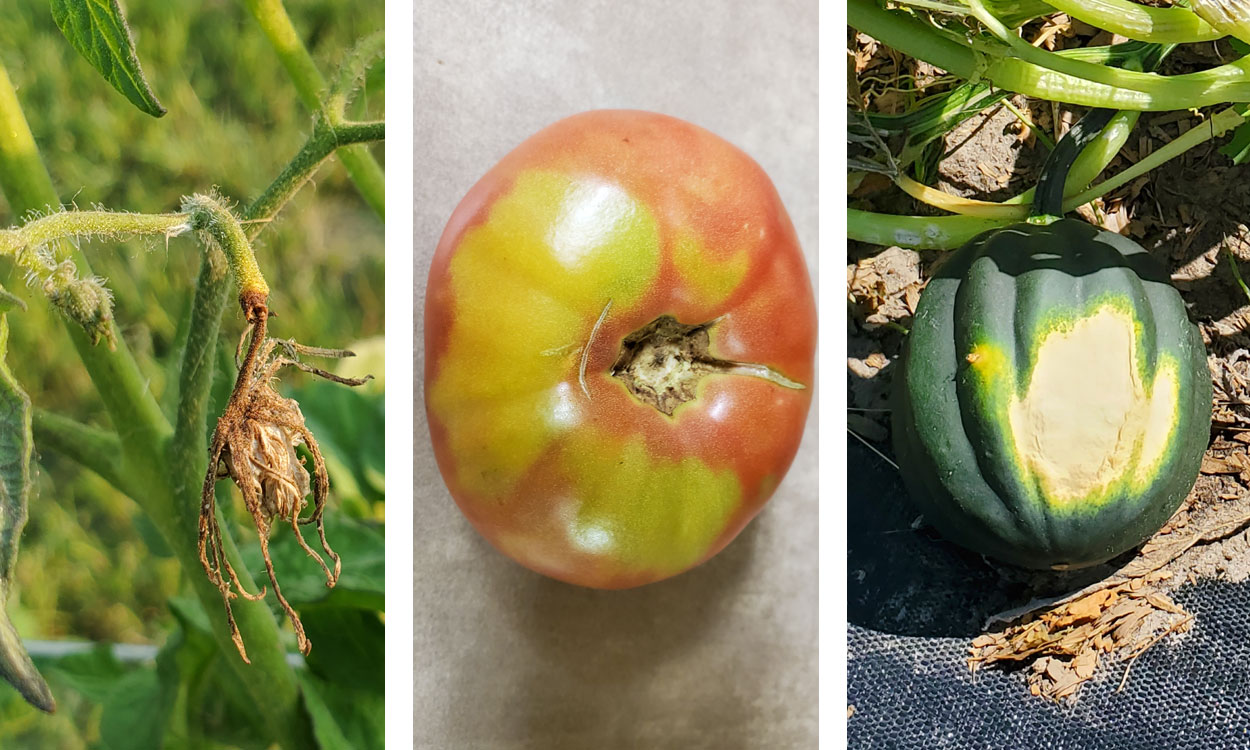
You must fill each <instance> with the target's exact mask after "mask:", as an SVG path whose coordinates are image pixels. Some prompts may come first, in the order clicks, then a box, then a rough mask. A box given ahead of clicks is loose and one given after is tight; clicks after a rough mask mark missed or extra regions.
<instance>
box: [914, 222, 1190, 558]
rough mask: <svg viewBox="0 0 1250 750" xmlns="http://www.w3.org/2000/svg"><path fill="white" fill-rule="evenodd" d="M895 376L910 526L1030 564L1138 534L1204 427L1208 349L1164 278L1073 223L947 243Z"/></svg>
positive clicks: (1136, 250) (1138, 253)
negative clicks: (953, 245) (930, 528)
mask: <svg viewBox="0 0 1250 750" xmlns="http://www.w3.org/2000/svg"><path fill="white" fill-rule="evenodd" d="M895 381H896V382H895V404H894V424H893V433H894V441H895V450H896V453H897V458H898V462H899V466H900V468H901V470H902V474H903V477H904V480H905V482H906V484H907V486H908V488H909V490H910V492H911V494H912V496H913V498H914V500H915V502H916V504H917V505H918V506H919V508H920V509H921V511H922V512H923V513H924V516H925V519H926V520H927V521H929V522H931V523H932V524H933V525H934V526H935V527H936V528H937V529H938V531H939V532H941V534H942V535H943V536H944V537H946V538H948V539H950V540H951V541H954V542H957V543H958V544H960V545H963V546H964V547H967V548H969V549H971V550H973V551H976V552H980V553H982V554H985V555H988V556H991V557H994V558H997V559H999V560H1003V561H1006V562H1010V563H1014V564H1017V565H1022V566H1026V567H1030V568H1077V567H1083V566H1088V565H1093V564H1096V563H1100V562H1103V561H1106V560H1108V559H1110V558H1112V557H1114V556H1116V555H1117V554H1119V553H1121V552H1124V551H1126V550H1129V549H1131V548H1132V547H1134V546H1136V545H1138V544H1140V543H1141V542H1143V541H1144V540H1146V539H1147V538H1148V537H1150V535H1151V534H1153V533H1154V532H1155V531H1157V530H1158V529H1159V528H1160V527H1161V526H1162V525H1163V524H1164V523H1165V522H1166V521H1167V519H1168V517H1169V516H1170V515H1171V514H1172V513H1173V512H1174V511H1175V510H1176V508H1177V507H1178V506H1179V505H1180V503H1181V502H1182V501H1183V500H1184V498H1185V496H1186V494H1187V493H1188V492H1189V490H1190V489H1191V488H1192V486H1193V484H1194V480H1195V478H1196V477H1197V475H1198V468H1199V464H1200V463H1201V460H1202V454H1203V451H1204V450H1205V449H1206V446H1207V442H1208V439H1209V434H1210V424H1211V382H1210V376H1209V374H1208V371H1207V365H1206V352H1205V349H1204V347H1203V343H1202V339H1201V337H1200V335H1199V333H1198V330H1197V327H1196V326H1194V324H1193V323H1191V322H1190V321H1189V318H1188V317H1187V315H1186V312H1185V307H1184V304H1183V303H1182V301H1181V297H1180V294H1179V293H1177V291H1176V289H1175V288H1173V287H1172V285H1171V284H1170V282H1169V279H1168V276H1167V273H1166V272H1165V271H1164V269H1163V268H1162V267H1161V266H1160V265H1159V264H1158V263H1157V262H1155V261H1154V259H1152V258H1151V257H1150V256H1149V255H1148V254H1147V253H1146V251H1145V250H1144V249H1143V248H1142V247H1140V246H1139V245H1137V244H1136V243H1134V242H1132V241H1131V240H1128V239H1126V238H1124V237H1121V236H1120V235H1117V234H1113V233H1111V232H1106V231H1102V230H1099V229H1097V228H1096V227H1093V226H1090V225H1089V224H1086V223H1084V222H1081V221H1077V220H1072V219H1060V220H1058V221H1054V222H1053V223H1050V224H1048V225H1040V224H1019V225H1015V226H1010V227H1006V228H1003V229H997V230H993V231H990V232H987V233H985V234H982V235H981V236H979V237H977V238H976V239H974V240H972V241H971V242H969V243H968V244H967V245H965V246H964V247H962V248H960V249H959V250H957V251H956V252H955V253H954V254H953V255H952V256H951V257H950V258H949V259H948V260H947V262H945V263H944V264H942V265H941V267H940V269H939V270H938V272H937V273H936V275H935V276H934V278H933V279H932V280H931V281H930V282H929V284H928V287H927V288H926V289H925V291H924V293H923V294H922V296H921V299H920V303H919V306H918V309H917V311H916V316H915V320H914V323H913V325H912V329H911V333H910V335H909V336H908V339H907V344H906V347H905V351H904V354H903V357H902V358H901V359H900V361H899V365H898V368H897V373H896V375H895Z"/></svg>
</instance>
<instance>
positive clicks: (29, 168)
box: [0, 65, 314, 748]
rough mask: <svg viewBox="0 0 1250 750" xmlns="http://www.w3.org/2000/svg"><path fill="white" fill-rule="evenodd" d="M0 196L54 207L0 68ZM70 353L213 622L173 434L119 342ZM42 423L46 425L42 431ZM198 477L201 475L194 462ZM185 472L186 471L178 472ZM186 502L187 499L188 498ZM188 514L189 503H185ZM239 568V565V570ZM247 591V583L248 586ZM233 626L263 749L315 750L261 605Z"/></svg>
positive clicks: (221, 626)
mask: <svg viewBox="0 0 1250 750" xmlns="http://www.w3.org/2000/svg"><path fill="white" fill-rule="evenodd" d="M0 127H2V128H3V131H2V132H0V152H2V154H3V155H2V156H0V189H2V190H3V191H4V194H5V197H6V198H7V199H8V201H9V204H10V205H11V206H12V207H13V209H14V211H15V212H17V213H19V214H20V213H23V212H25V211H28V210H30V209H42V208H46V207H55V206H60V205H61V201H60V199H59V197H58V196H57V193H56V190H55V189H54V187H53V185H52V180H51V178H50V176H49V175H48V172H47V169H46V168H45V167H44V164H43V161H42V159H41V158H40V156H39V152H38V150H37V149H36V147H35V145H34V138H33V136H32V135H31V133H30V128H29V126H28V125H27V123H26V118H25V115H24V114H23V113H22V110H21V106H20V103H19V102H18V100H17V96H16V92H15V91H14V90H13V87H12V86H11V85H10V84H9V79H8V76H7V72H6V70H5V69H4V67H3V66H2V65H0ZM61 245H62V250H63V252H64V253H65V254H66V255H67V256H68V257H70V258H71V259H72V260H73V261H74V263H75V265H76V266H77V267H78V268H79V269H80V270H81V272H82V273H83V274H84V275H86V274H89V273H90V265H89V264H88V262H87V259H86V257H85V256H84V255H83V254H82V252H81V251H79V250H78V249H77V248H75V247H73V246H72V245H70V244H69V243H66V242H62V243H61ZM66 328H67V330H68V332H69V335H70V338H71V339H72V340H73V342H74V347H75V349H76V350H77V352H78V355H79V357H80V358H81V359H82V361H83V364H84V365H85V366H86V368H87V371H88V373H89V374H90V376H91V379H92V381H93V382H94V383H95V386H96V389H97V391H98V392H99V394H100V397H101V400H102V401H103V402H104V405H105V408H106V409H107V411H108V414H109V419H110V421H111V422H112V424H113V427H114V429H115V430H116V431H117V436H118V440H119V444H120V446H121V462H122V469H121V471H122V473H123V474H125V475H126V476H127V477H128V478H129V481H130V482H132V483H133V485H134V488H135V491H134V492H133V493H132V494H131V497H132V498H133V499H134V500H135V501H136V502H137V503H138V504H139V505H140V507H141V508H142V509H143V510H144V512H146V513H147V514H148V515H149V516H150V517H151V518H152V520H153V523H154V524H155V525H156V526H157V528H158V529H159V530H160V531H161V533H162V536H164V537H165V540H166V541H167V543H168V544H169V546H170V548H171V549H173V550H174V552H175V553H176V555H177V557H178V559H179V562H180V564H181V566H182V567H183V569H184V570H187V571H192V572H193V573H194V574H192V575H189V579H190V580H191V582H192V586H193V587H194V589H195V592H196V595H197V598H199V600H200V601H201V602H202V603H203V604H204V606H205V608H206V609H207V610H208V611H210V612H212V611H215V609H216V607H218V606H220V594H219V592H218V591H217V589H216V587H214V586H213V585H212V583H211V582H209V581H208V580H207V579H206V578H205V577H204V576H202V575H198V572H199V553H198V550H197V548H196V535H195V533H194V531H191V532H188V530H187V528H186V527H185V525H184V523H182V522H180V518H181V515H182V513H183V509H181V508H179V507H178V503H184V504H185V503H186V502H187V500H186V499H185V498H182V497H179V496H177V495H176V494H175V493H174V491H173V488H172V486H171V484H170V477H171V476H172V475H173V474H174V473H175V471H174V469H175V467H173V466H171V465H170V464H169V463H168V461H167V455H166V452H165V450H166V446H167V444H168V442H169V440H170V438H171V437H172V433H173V428H172V427H171V426H170V424H169V422H168V420H167V419H166V418H165V416H164V414H163V413H162V412H161V409H160V406H159V405H158V404H157V402H156V399H155V397H154V396H153V395H152V393H151V391H150V390H149V389H148V383H147V379H146V378H145V377H144V376H143V374H142V373H141V372H140V370H139V367H138V365H137V363H136V362H135V360H134V357H133V355H132V354H131V353H130V351H129V349H128V348H127V347H126V343H125V340H124V339H121V338H120V337H119V339H118V341H117V345H116V348H115V349H112V350H110V349H109V348H107V347H102V346H93V345H92V343H91V340H90V339H89V338H88V336H87V334H86V333H85V332H84V331H83V330H82V328H81V327H80V326H78V325H77V324H76V323H72V322H69V321H66ZM46 425H47V423H46V422H45V426H46ZM199 462H200V463H198V466H199V467H200V468H199V469H197V473H202V471H203V463H202V462H203V456H200V457H199ZM176 468H177V469H178V470H182V469H184V468H185V464H184V465H182V466H179V467H176ZM192 496H194V493H193V495H192ZM191 504H192V505H191V507H192V508H194V507H195V506H196V503H195V501H194V500H191ZM193 528H194V527H193V526H192V529H193ZM223 537H224V545H223V546H224V547H225V548H226V550H227V554H228V555H230V556H231V557H232V559H233V560H239V559H240V558H239V555H238V551H237V549H236V548H235V546H234V543H233V539H232V538H231V537H230V536H229V535H228V533H226V532H225V530H224V529H223ZM238 567H239V568H242V567H243V566H242V565H241V564H240V565H239V566H238ZM249 583H250V582H249ZM235 614H236V619H237V621H238V626H239V629H240V630H241V631H243V632H244V634H245V637H246V638H247V639H248V642H249V643H254V644H256V646H257V651H258V652H262V651H263V652H265V656H263V657H261V656H259V654H258V658H256V659H254V660H253V664H252V666H251V667H246V666H245V665H244V664H243V663H242V661H241V660H239V659H237V658H235V657H233V656H228V657H227V661H228V662H229V663H230V664H231V665H232V667H233V668H234V670H235V671H236V672H237V673H238V675H239V677H240V681H241V684H242V685H244V686H245V687H246V689H247V690H248V693H249V694H248V699H249V700H251V701H253V702H254V703H256V704H257V705H263V706H267V707H268V708H269V710H266V711H262V712H260V715H261V716H263V717H264V720H265V721H266V722H267V729H268V732H269V735H270V737H271V739H272V740H273V741H275V742H277V743H279V744H280V745H281V746H283V747H287V748H301V747H312V746H314V741H313V739H312V738H311V737H310V736H309V729H308V727H307V724H306V721H305V720H304V719H303V717H302V714H301V710H300V704H299V688H298V685H297V683H296V678H295V675H294V673H293V672H292V670H291V667H290V666H289V665H288V664H287V663H286V660H285V653H284V649H283V648H282V643H281V639H280V637H279V633H278V625H277V621H276V620H275V619H274V617H273V615H272V613H270V611H269V610H268V608H267V607H266V606H265V605H264V604H262V603H256V602H246V603H243V604H242V605H241V606H239V607H238V608H237V609H236V613H235ZM212 621H213V634H214V636H215V638H216V640H217V643H218V647H219V649H220V650H221V651H222V652H223V653H226V654H233V652H234V646H233V642H232V641H231V640H230V633H229V632H228V629H227V627H226V624H225V622H224V621H223V620H222V618H212Z"/></svg>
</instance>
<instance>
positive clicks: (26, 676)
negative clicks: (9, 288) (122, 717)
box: [0, 295, 56, 712]
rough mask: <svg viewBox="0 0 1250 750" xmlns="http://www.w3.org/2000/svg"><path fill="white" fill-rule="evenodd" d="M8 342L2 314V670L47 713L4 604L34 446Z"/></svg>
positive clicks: (43, 687)
mask: <svg viewBox="0 0 1250 750" xmlns="http://www.w3.org/2000/svg"><path fill="white" fill-rule="evenodd" d="M3 297H4V295H0V298H3ZM8 344H9V324H8V321H7V319H6V318H5V317H4V316H3V315H0V675H3V677H4V679H6V680H8V681H9V683H10V684H12V685H13V687H15V688H17V690H18V692H20V693H21V694H22V697H24V698H25V699H26V700H27V701H29V702H30V704H31V705H33V706H35V707H37V708H41V709H43V710H44V711H49V712H51V711H52V710H54V709H55V708H56V702H55V701H53V700H52V691H51V690H49V689H48V683H47V682H45V681H44V679H43V677H42V676H41V675H40V674H39V670H37V669H35V665H34V664H33V663H32V662H31V660H30V654H28V653H26V647H25V646H23V645H22V639H21V638H20V637H19V636H18V634H17V629H16V628H15V627H13V623H12V621H11V620H9V615H8V612H7V610H5V608H4V602H6V601H7V600H8V598H9V586H10V584H11V583H12V581H13V568H14V566H15V564H16V563H17V543H18V538H19V537H20V536H21V534H22V527H23V526H25V525H26V498H27V496H28V495H29V493H30V486H31V481H30V461H31V450H32V439H31V421H30V420H31V410H30V398H29V397H28V396H27V395H26V393H25V391H23V390H22V388H21V386H20V385H18V382H17V379H16V378H14V377H13V373H12V372H10V371H9V367H8V364H6V363H5V361H4V359H5V356H6V354H7V350H8Z"/></svg>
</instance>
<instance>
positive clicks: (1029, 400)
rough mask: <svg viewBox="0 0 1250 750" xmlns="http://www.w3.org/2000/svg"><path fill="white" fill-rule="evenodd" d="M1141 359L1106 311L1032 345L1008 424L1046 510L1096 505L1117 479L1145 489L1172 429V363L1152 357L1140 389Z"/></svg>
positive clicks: (1121, 322) (1128, 331) (1132, 330)
mask: <svg viewBox="0 0 1250 750" xmlns="http://www.w3.org/2000/svg"><path fill="white" fill-rule="evenodd" d="M1140 356H1141V352H1140V351H1139V349H1138V337H1137V327H1136V325H1135V324H1134V321H1133V319H1132V317H1131V316H1130V315H1129V313H1128V312H1127V311H1125V310H1122V309H1119V308H1118V307H1117V306H1113V305H1104V306H1102V307H1099V308H1098V309H1096V310H1095V311H1094V312H1093V314H1091V315H1088V316H1086V317H1084V318H1080V319H1078V320H1076V321H1075V322H1073V323H1072V324H1071V325H1070V326H1066V327H1063V328H1058V329H1056V330H1053V331H1051V332H1050V333H1049V334H1048V335H1046V336H1045V338H1043V340H1042V342H1041V344H1040V345H1039V346H1038V348H1037V350H1036V362H1035V364H1034V366H1033V371H1032V374H1031V376H1030V378H1029V383H1028V387H1027V389H1026V390H1025V392H1024V395H1023V397H1020V396H1019V395H1017V394H1013V395H1012V397H1011V399H1010V402H1009V405H1008V419H1009V424H1010V427H1011V434H1012V437H1013V440H1014V442H1015V448H1016V455H1017V457H1018V459H1019V461H1020V462H1021V464H1023V466H1022V468H1023V469H1025V470H1026V471H1027V472H1028V474H1029V475H1031V476H1033V477H1034V478H1036V480H1038V484H1039V485H1040V487H1041V489H1042V492H1043V495H1044V496H1045V498H1044V499H1045V500H1046V501H1048V502H1049V503H1052V504H1066V503H1071V502H1074V501H1079V500H1083V499H1088V498H1092V497H1097V496H1098V495H1101V494H1103V493H1104V492H1105V491H1106V490H1107V489H1108V488H1110V487H1111V486H1112V485H1113V484H1116V483H1118V482H1121V481H1124V480H1125V479H1126V478H1130V479H1131V480H1132V481H1133V482H1134V483H1135V484H1136V483H1144V482H1145V481H1147V480H1149V479H1150V478H1151V477H1152V476H1153V474H1154V471H1155V470H1156V469H1157V467H1158V464H1159V463H1161V461H1162V460H1163V458H1164V456H1165V453H1166V449H1167V445H1168V439H1169V437H1170V436H1171V434H1172V430H1173V428H1174V425H1175V421H1176V412H1177V409H1176V405H1177V399H1178V395H1179V386H1178V378H1177V368H1176V363H1175V361H1174V360H1172V359H1170V358H1168V357H1166V356H1165V357H1161V358H1160V362H1159V363H1158V367H1157V368H1156V370H1155V373H1156V374H1155V376H1154V377H1153V379H1152V382H1150V383H1144V382H1143V381H1142V378H1141V376H1140V363H1139V362H1138V358H1139V357H1140Z"/></svg>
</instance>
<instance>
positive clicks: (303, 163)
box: [243, 120, 386, 231]
mask: <svg viewBox="0 0 1250 750" xmlns="http://www.w3.org/2000/svg"><path fill="white" fill-rule="evenodd" d="M385 137H386V126H385V124H384V123H380V122H376V123H374V122H369V123H345V124H343V125H337V126H331V125H329V124H327V123H326V122H325V121H324V120H322V121H319V122H318V123H317V126H316V127H315V128H314V129H313V134H312V136H310V137H309V139H308V140H307V141H306V142H305V143H304V146H303V148H301V149H300V150H299V153H297V154H296V155H295V157H294V158H293V159H291V161H290V162H289V163H288V164H287V165H286V167H284V168H283V169H282V172H281V173H280V174H279V175H278V177H277V179H275V180H274V181H273V182H272V183H270V185H269V187H267V188H265V191H264V192H263V193H261V194H260V196H259V197H258V198H256V200H255V201H253V202H252V204H251V205H250V206H248V208H247V211H245V212H244V215H243V220H244V221H256V222H263V221H268V220H270V219H273V217H275V216H276V215H277V214H278V211H279V210H280V209H281V208H282V206H284V205H285V204H286V202H287V201H288V200H290V199H291V196H293V195H294V194H295V193H296V192H298V191H299V189H300V188H301V187H303V186H304V185H305V184H306V183H307V182H308V181H309V180H311V179H312V176H313V174H315V173H316V171H317V168H318V167H320V166H321V164H322V162H324V161H325V160H326V159H327V158H329V157H330V155H331V154H333V153H335V150H336V149H340V148H342V147H343V146H344V145H346V144H351V143H363V142H368V141H379V140H382V139H383V138H385ZM253 226H257V225H255V224H254V225H253ZM257 231H259V230H257Z"/></svg>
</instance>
